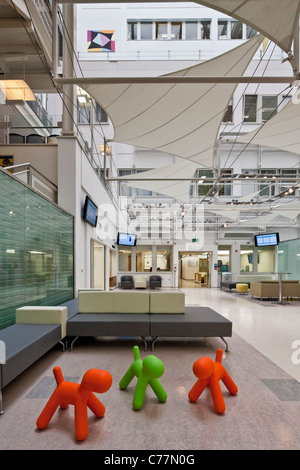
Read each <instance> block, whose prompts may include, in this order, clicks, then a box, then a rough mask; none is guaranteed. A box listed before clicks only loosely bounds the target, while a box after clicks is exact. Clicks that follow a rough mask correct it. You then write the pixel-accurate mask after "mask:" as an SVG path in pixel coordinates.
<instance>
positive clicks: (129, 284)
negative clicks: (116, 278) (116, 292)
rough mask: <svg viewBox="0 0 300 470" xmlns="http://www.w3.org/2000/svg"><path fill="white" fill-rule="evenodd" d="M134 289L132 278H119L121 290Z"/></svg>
mask: <svg viewBox="0 0 300 470" xmlns="http://www.w3.org/2000/svg"><path fill="white" fill-rule="evenodd" d="M133 287H134V281H133V276H130V275H127V274H126V275H124V276H121V288H122V289H132V288H133Z"/></svg>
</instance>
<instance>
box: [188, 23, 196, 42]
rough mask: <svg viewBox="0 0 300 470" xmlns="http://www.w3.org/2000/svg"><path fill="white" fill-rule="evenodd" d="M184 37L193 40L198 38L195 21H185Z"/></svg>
mask: <svg viewBox="0 0 300 470" xmlns="http://www.w3.org/2000/svg"><path fill="white" fill-rule="evenodd" d="M185 39H187V40H189V41H194V40H196V39H198V23H197V21H187V22H186V23H185Z"/></svg>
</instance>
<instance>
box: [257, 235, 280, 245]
mask: <svg viewBox="0 0 300 470" xmlns="http://www.w3.org/2000/svg"><path fill="white" fill-rule="evenodd" d="M254 240H255V246H276V245H278V243H279V233H266V234H264V235H255V237H254Z"/></svg>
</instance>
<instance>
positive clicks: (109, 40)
mask: <svg viewBox="0 0 300 470" xmlns="http://www.w3.org/2000/svg"><path fill="white" fill-rule="evenodd" d="M87 42H88V52H115V31H114V30H111V31H103V30H89V31H88V32H87Z"/></svg>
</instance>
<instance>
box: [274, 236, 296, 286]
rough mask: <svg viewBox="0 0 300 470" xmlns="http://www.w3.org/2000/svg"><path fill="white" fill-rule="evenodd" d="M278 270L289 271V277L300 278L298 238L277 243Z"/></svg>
mask: <svg viewBox="0 0 300 470" xmlns="http://www.w3.org/2000/svg"><path fill="white" fill-rule="evenodd" d="M278 272H283V273H291V274H289V275H288V278H289V279H299V280H300V239H299V238H297V239H296V240H289V241H287V242H282V243H279V245H278Z"/></svg>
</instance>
